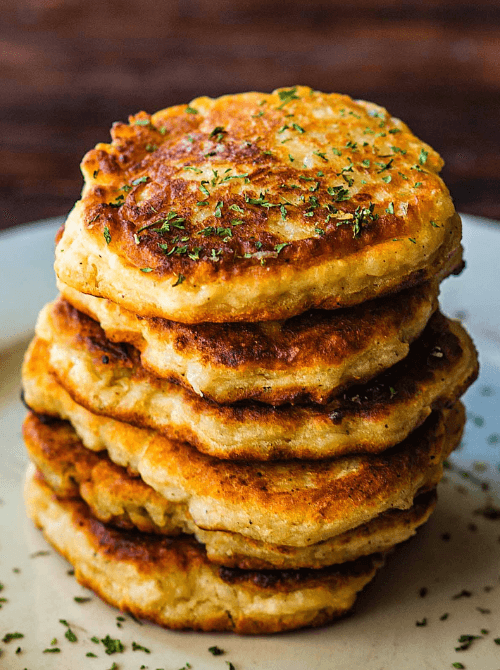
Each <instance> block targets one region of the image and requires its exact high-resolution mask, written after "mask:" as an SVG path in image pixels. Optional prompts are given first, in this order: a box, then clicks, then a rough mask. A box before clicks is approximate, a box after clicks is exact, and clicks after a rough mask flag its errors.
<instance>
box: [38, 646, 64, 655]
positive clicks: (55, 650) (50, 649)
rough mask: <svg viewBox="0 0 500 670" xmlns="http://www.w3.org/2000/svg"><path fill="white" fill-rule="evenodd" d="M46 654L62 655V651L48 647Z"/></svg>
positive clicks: (45, 650)
mask: <svg viewBox="0 0 500 670" xmlns="http://www.w3.org/2000/svg"><path fill="white" fill-rule="evenodd" d="M42 653H44V654H60V653H61V650H60V649H59V647H48V648H47V649H44V650H43V652H42Z"/></svg>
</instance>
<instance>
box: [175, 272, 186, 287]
mask: <svg viewBox="0 0 500 670" xmlns="http://www.w3.org/2000/svg"><path fill="white" fill-rule="evenodd" d="M185 279H186V277H185V276H184V275H181V274H179V275H177V281H176V282H175V284H172V286H179V284H182V282H183V281H184V280H185Z"/></svg>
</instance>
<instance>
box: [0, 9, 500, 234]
mask: <svg viewBox="0 0 500 670" xmlns="http://www.w3.org/2000/svg"><path fill="white" fill-rule="evenodd" d="M2 19H3V21H2V25H1V27H0V34H1V38H2V43H3V47H2V50H1V54H0V74H1V84H2V90H1V91H0V138H1V146H0V165H1V174H2V176H1V182H0V200H1V209H0V211H1V216H0V228H6V227H8V226H14V225H16V224H19V223H23V222H26V221H31V220H35V219H39V218H42V217H47V216H52V215H57V214H64V213H65V212H67V211H68V210H69V208H70V207H71V206H72V204H73V202H74V201H75V199H76V198H77V197H78V194H79V191H80V188H81V176H80V172H79V162H80V159H81V157H82V156H83V154H84V153H85V151H86V150H87V149H89V148H91V147H92V146H93V145H94V144H96V143H97V142H98V141H106V140H107V139H108V137H109V135H108V130H109V127H110V125H111V123H112V122H113V121H114V120H118V119H120V120H126V118H127V116H128V114H130V113H133V112H136V111H138V110H139V109H145V110H147V111H150V112H152V111H155V110H157V109H160V108H161V107H165V106H168V105H171V104H175V103H180V102H187V101H189V100H190V99H191V98H193V97H195V96H197V95H200V94H207V95H212V96H215V95H220V94H222V93H226V92H235V91H244V90H250V89H257V90H263V91H269V90H272V89H273V88H275V87H277V86H287V85H292V84H294V83H303V84H309V85H310V86H312V87H314V88H317V89H321V90H325V91H339V92H345V93H348V94H350V95H352V96H354V97H358V98H365V99H368V100H373V101H375V102H378V103H380V104H382V105H384V106H386V107H388V109H389V110H390V111H391V112H392V113H393V114H394V115H395V116H399V117H401V118H402V119H404V120H405V121H406V122H407V123H408V124H409V125H410V127H411V128H412V129H413V130H414V132H415V133H416V134H417V135H419V136H420V137H422V138H423V139H425V140H426V141H427V142H429V143H430V144H431V145H433V146H434V147H435V148H436V149H438V151H440V153H441V154H442V155H443V157H444V158H445V160H446V168H445V170H444V173H443V174H444V178H445V181H446V183H447V184H448V186H449V188H450V190H451V192H452V195H453V196H454V199H455V203H456V206H457V209H459V210H461V211H464V212H469V213H473V214H479V215H484V216H489V217H493V218H497V219H500V151H499V148H500V3H499V2H498V0H476V1H475V2H474V3H467V2H456V1H455V0H415V1H414V2H412V1H409V0H408V1H406V2H403V1H401V0H359V1H356V0H352V1H351V2H350V3H346V2H342V3H341V2H336V1H330V2H328V1H327V0H303V2H302V3H298V2H294V1H292V0H282V1H281V2H279V3H278V2H272V1H271V0H231V1H229V0H177V1H172V2H164V3H161V2H153V1H152V0H141V2H132V0H103V1H102V2H99V3H92V2H83V0H16V1H14V0H4V2H3V3H2Z"/></svg>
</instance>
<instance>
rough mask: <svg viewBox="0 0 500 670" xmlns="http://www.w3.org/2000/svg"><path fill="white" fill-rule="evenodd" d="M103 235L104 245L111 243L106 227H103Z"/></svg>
mask: <svg viewBox="0 0 500 670" xmlns="http://www.w3.org/2000/svg"><path fill="white" fill-rule="evenodd" d="M103 235H104V239H105V240H106V244H109V243H110V242H111V233H110V232H109V228H108V226H104V231H103Z"/></svg>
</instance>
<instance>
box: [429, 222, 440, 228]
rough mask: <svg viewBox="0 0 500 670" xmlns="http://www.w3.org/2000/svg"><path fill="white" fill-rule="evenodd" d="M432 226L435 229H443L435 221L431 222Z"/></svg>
mask: <svg viewBox="0 0 500 670" xmlns="http://www.w3.org/2000/svg"><path fill="white" fill-rule="evenodd" d="M431 226H432V227H433V228H441V226H438V224H437V223H436V222H435V221H431Z"/></svg>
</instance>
